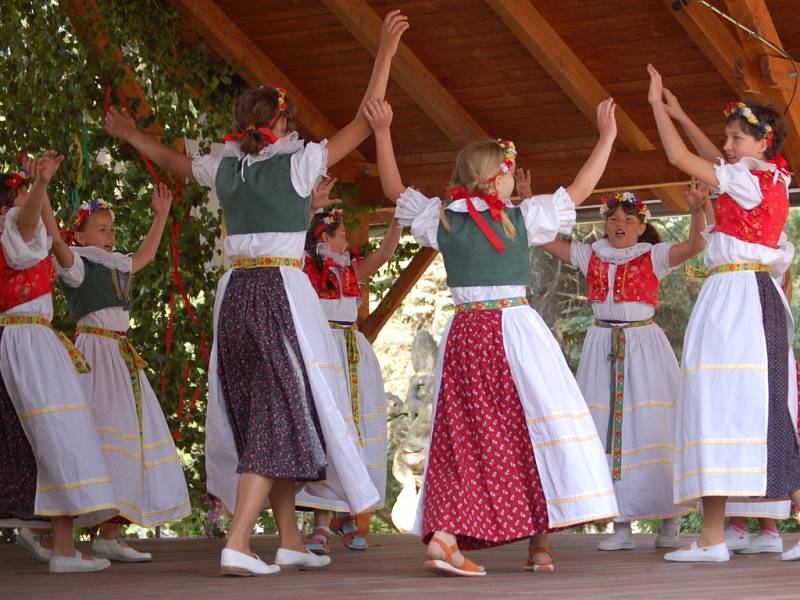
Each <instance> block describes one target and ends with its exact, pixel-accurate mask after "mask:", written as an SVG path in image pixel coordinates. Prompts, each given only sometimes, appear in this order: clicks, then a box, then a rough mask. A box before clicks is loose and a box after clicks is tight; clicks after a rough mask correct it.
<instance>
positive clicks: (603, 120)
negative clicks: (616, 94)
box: [567, 98, 617, 206]
mask: <svg viewBox="0 0 800 600" xmlns="http://www.w3.org/2000/svg"><path fill="white" fill-rule="evenodd" d="M615 107H616V106H615V104H614V99H613V98H607V99H605V100H603V101H602V102H601V103H600V104H598V105H597V129H598V130H599V131H600V138H599V139H598V140H597V144H596V145H595V147H594V150H592V153H591V154H590V155H589V158H588V159H587V160H586V162H585V163H584V165H583V167H581V170H580V171H578V174H577V175H576V176H575V181H573V182H572V183H571V184H570V185H569V186H567V193H569V197H570V198H571V199H572V202H573V203H574V204H575V206H578V205H579V204H581V203H582V202H583V201H584V200H586V199H587V198H588V197H589V195H590V194H591V193H592V191H593V190H594V188H595V186H596V185H597V182H598V181H600V177H601V176H602V175H603V171H605V170H606V165H607V164H608V157H609V156H610V155H611V148H612V146H613V145H614V139H615V138H616V137H617V120H616V118H615V117H614V109H615Z"/></svg>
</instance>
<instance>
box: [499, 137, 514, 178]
mask: <svg viewBox="0 0 800 600" xmlns="http://www.w3.org/2000/svg"><path fill="white" fill-rule="evenodd" d="M497 143H498V145H499V146H500V147H501V148H502V149H503V162H502V163H500V170H501V171H502V172H503V173H510V172H511V171H512V170H513V169H514V163H515V162H516V161H517V148H516V147H515V146H514V142H512V141H511V140H501V139H500V138H498V139H497Z"/></svg>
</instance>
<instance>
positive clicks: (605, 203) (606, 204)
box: [600, 192, 652, 223]
mask: <svg viewBox="0 0 800 600" xmlns="http://www.w3.org/2000/svg"><path fill="white" fill-rule="evenodd" d="M622 202H627V203H628V204H632V205H633V206H635V207H636V208H638V209H639V216H640V217H641V218H642V222H643V223H648V222H649V221H650V219H651V218H652V215H651V214H650V209H649V208H647V205H646V204H645V203H644V201H643V200H642V199H641V198H639V197H638V196H637V195H636V194H634V193H632V192H617V193H616V194H614V195H613V196H611V198H608V197H606V196H603V197H601V198H600V216H601V217H603V218H604V219H605V218H606V217H607V216H608V214H609V212H611V210H612V209H614V208H616V207H617V206H618V205H619V204H621V203H622Z"/></svg>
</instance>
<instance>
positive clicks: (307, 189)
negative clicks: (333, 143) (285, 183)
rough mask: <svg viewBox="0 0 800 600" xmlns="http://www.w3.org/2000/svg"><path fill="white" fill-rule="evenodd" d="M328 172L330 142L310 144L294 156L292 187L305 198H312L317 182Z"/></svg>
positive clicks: (292, 162) (292, 159) (292, 160)
mask: <svg viewBox="0 0 800 600" xmlns="http://www.w3.org/2000/svg"><path fill="white" fill-rule="evenodd" d="M327 172H328V140H322V141H321V142H319V143H317V142H309V143H308V144H306V145H305V147H303V149H302V150H298V151H297V152H295V153H294V154H292V158H291V176H292V186H294V189H295V191H296V192H297V193H298V194H299V195H300V196H302V197H303V198H305V197H307V196H310V195H311V192H312V191H313V190H314V185H316V183H317V180H318V179H319V178H320V177H321V176H323V175H325V174H327Z"/></svg>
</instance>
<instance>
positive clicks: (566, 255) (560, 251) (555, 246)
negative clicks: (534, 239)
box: [539, 240, 572, 265]
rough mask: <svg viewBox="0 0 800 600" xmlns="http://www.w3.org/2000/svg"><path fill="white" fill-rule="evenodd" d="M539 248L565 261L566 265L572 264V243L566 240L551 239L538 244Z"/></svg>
mask: <svg viewBox="0 0 800 600" xmlns="http://www.w3.org/2000/svg"><path fill="white" fill-rule="evenodd" d="M539 248H541V249H542V250H544V251H545V252H547V253H548V254H550V255H552V256H554V257H555V258H557V259H558V260H560V261H561V262H565V263H567V264H568V265H571V264H572V256H571V253H570V249H571V248H572V243H571V242H568V241H567V240H553V241H552V242H550V243H548V244H542V245H541V246H539Z"/></svg>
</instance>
